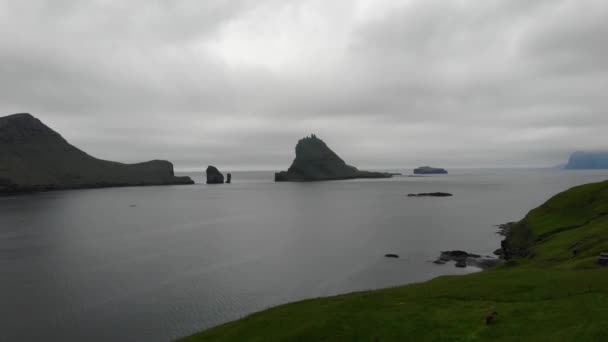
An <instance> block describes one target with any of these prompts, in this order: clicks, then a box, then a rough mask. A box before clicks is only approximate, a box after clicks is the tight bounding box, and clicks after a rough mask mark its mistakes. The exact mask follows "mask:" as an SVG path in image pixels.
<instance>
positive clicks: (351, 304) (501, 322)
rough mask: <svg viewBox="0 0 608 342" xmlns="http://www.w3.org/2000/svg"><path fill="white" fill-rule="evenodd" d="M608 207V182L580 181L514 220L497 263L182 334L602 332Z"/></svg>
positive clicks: (308, 337)
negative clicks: (489, 318)
mask: <svg viewBox="0 0 608 342" xmlns="http://www.w3.org/2000/svg"><path fill="white" fill-rule="evenodd" d="M607 213H608V182H602V183H594V184H587V185H583V186H579V187H575V188H572V189H570V190H568V191H565V192H563V193H560V194H558V195H557V196H555V197H553V198H552V199H550V200H549V201H547V202H546V203H545V204H543V205H542V206H540V207H538V208H536V209H534V210H532V211H531V212H530V213H528V215H526V217H525V218H524V219H523V220H521V221H520V222H518V223H517V224H516V225H515V226H514V227H513V228H512V229H511V231H510V232H509V234H508V236H507V242H506V245H507V246H506V248H507V249H509V250H510V251H511V252H514V253H512V254H511V256H510V257H511V260H510V261H508V262H507V263H505V264H504V265H503V266H501V267H498V268H496V269H492V270H489V271H484V272H481V273H476V274H471V275H467V276H445V277H440V278H437V279H434V280H431V281H428V282H425V283H421V284H413V285H407V286H402V287H398V288H391V289H385V290H378V291H370V292H359V293H353V294H347V295H341V296H336V297H330V298H320V299H312V300H306V301H301V302H297V303H291V304H287V305H282V306H279V307H275V308H272V309H269V310H265V311H262V312H260V313H256V314H253V315H250V316H248V317H245V318H243V319H241V320H238V321H235V322H231V323H227V324H224V325H221V326H219V327H216V328H213V329H210V330H207V331H204V332H202V333H199V334H196V335H193V336H190V337H187V338H185V339H184V340H183V341H244V340H247V341H278V340H290V341H291V340H294V341H322V340H346V341H486V340H492V341H520V340H526V341H535V340H548V341H605V340H608V328H607V327H608V268H603V267H601V266H599V265H598V264H597V263H596V260H597V257H598V254H599V253H600V252H601V251H608V215H607ZM489 311H497V312H498V319H497V321H496V322H495V323H493V324H490V325H486V324H485V322H484V320H483V316H484V314H485V313H487V312H489Z"/></svg>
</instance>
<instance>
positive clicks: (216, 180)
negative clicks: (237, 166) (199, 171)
mask: <svg viewBox="0 0 608 342" xmlns="http://www.w3.org/2000/svg"><path fill="white" fill-rule="evenodd" d="M205 174H206V176H207V184H224V175H223V174H222V173H221V172H220V170H218V169H217V167H215V166H212V165H209V166H207V170H206V171H205ZM229 183H230V182H229Z"/></svg>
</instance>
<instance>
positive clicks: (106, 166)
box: [0, 113, 194, 193]
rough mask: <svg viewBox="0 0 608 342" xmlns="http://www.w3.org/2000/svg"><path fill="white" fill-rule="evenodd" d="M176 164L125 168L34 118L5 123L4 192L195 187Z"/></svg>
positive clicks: (0, 123)
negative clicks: (175, 170)
mask: <svg viewBox="0 0 608 342" xmlns="http://www.w3.org/2000/svg"><path fill="white" fill-rule="evenodd" d="M193 183H194V182H193V181H192V180H191V179H190V178H189V177H175V175H174V173H173V164H171V163H170V162H168V161H164V160H152V161H148V162H144V163H138V164H122V163H117V162H112V161H106V160H101V159H97V158H94V157H91V156H90V155H88V154H86V153H85V152H83V151H81V150H79V149H78V148H76V147H74V146H72V145H70V144H69V143H68V142H67V141H66V140H65V139H64V138H63V137H62V136H61V135H59V133H57V132H55V131H53V130H52V129H51V128H49V127H47V126H46V125H45V124H43V123H42V122H41V121H40V120H38V119H36V118H35V117H33V116H32V115H30V114H26V113H23V114H13V115H9V116H5V117H1V118H0V193H5V192H23V191H45V190H57V189H76V188H100V187H113V186H140V185H168V184H193Z"/></svg>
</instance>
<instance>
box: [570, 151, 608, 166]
mask: <svg viewBox="0 0 608 342" xmlns="http://www.w3.org/2000/svg"><path fill="white" fill-rule="evenodd" d="M564 168H565V169H570V170H576V169H578V170H584V169H608V151H601V152H583V151H578V152H574V153H572V154H571V155H570V159H569V160H568V164H566V166H565V167H564Z"/></svg>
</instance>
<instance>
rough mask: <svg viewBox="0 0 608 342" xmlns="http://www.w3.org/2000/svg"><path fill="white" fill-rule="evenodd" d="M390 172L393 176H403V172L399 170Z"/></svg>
mask: <svg viewBox="0 0 608 342" xmlns="http://www.w3.org/2000/svg"><path fill="white" fill-rule="evenodd" d="M388 174H389V175H391V176H403V173H399V172H389V173H388Z"/></svg>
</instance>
